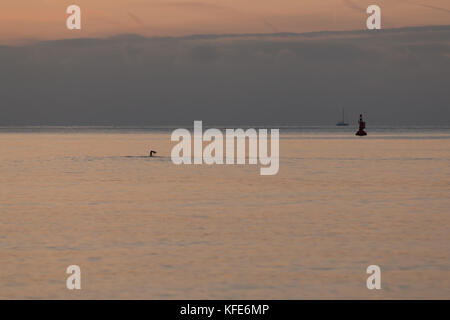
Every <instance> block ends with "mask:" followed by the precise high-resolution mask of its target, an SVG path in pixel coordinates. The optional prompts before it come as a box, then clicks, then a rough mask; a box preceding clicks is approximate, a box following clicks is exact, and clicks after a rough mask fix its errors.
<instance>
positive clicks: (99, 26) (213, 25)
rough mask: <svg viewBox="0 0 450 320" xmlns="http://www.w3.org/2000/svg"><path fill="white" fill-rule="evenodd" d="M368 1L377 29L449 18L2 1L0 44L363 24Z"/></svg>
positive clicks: (392, 10) (239, 3)
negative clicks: (72, 14) (71, 16)
mask: <svg viewBox="0 0 450 320" xmlns="http://www.w3.org/2000/svg"><path fill="white" fill-rule="evenodd" d="M71 4H76V5H79V6H80V7H81V10H82V30H68V29H67V28H66V24H65V22H66V19H67V17H68V15H67V14H66V8H67V6H69V5H71ZM370 4H377V5H379V6H380V7H381V10H382V27H383V28H397V27H404V26H423V25H447V24H449V22H450V3H449V1H448V0H428V1H420V0H419V1H417V0H376V1H373V0H370V1H367V0H321V1H317V0H258V1H255V0H220V1H219V0H201V1H196V0H70V1H66V0H2V1H1V4H0V43H11V42H21V41H22V42H23V41H30V40H49V39H61V38H79V37H103V36H110V35H115V34H123V33H138V34H141V35H145V36H182V35H188V34H223V33H237V34H240V33H273V32H309V31H322V30H353V29H364V28H365V22H366V18H367V14H366V12H365V9H366V8H367V7H368V6H369V5H370Z"/></svg>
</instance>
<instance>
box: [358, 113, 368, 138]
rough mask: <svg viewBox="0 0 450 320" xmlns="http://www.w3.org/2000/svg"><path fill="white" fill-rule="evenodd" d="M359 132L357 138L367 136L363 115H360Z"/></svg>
mask: <svg viewBox="0 0 450 320" xmlns="http://www.w3.org/2000/svg"><path fill="white" fill-rule="evenodd" d="M358 123H359V130H358V131H357V132H356V133H355V135H357V136H367V132H365V131H364V129H365V128H366V123H365V122H364V121H363V118H362V114H360V115H359V121H358Z"/></svg>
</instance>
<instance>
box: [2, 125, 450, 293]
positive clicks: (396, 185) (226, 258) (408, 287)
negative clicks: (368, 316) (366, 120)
mask: <svg viewBox="0 0 450 320" xmlns="http://www.w3.org/2000/svg"><path fill="white" fill-rule="evenodd" d="M353 130H354V128H343V129H342V130H338V129H336V128H315V127H312V128H306V129H301V128H295V127H294V128H292V127H286V128H284V129H283V128H282V129H281V141H280V171H279V173H278V175H276V176H260V175H259V167H258V166H254V165H252V166H249V165H247V166H242V165H241V166H237V165H236V166H225V165H216V166H207V165H202V166H193V165H192V166H175V165H174V164H172V162H171V160H170V151H171V148H172V146H173V145H174V144H172V143H171V142H170V132H171V131H170V130H169V129H168V128H153V129H152V128H138V129H136V128H135V129H130V128H122V129H117V128H116V129H108V128H101V129H99V128H90V129H81V128H39V129H37V128H20V129H11V128H0V298H7V299H16V298H125V299H127V298H135V299H161V298H162V299H164V298H167V299H169V298H170V299H176V298H224V299H246V298H253V299H273V298H274V299H303V298H343V299H346V298H369V299H371V298H377V299H380V298H381V299H382V298H437V299H449V298H450V256H449V252H450V233H449V229H450V209H449V208H450V130H449V129H448V128H409V129H408V128H403V129H401V130H400V129H399V130H393V129H389V128H378V129H374V130H373V131H372V132H369V136H368V137H365V138H357V137H354V136H353ZM150 148H152V149H154V150H157V151H158V156H159V157H157V158H153V159H150V158H146V157H145V156H146V155H147V154H148V150H149V149H150ZM71 264H76V265H79V266H80V267H81V270H82V290H80V291H69V290H67V289H66V288H65V280H66V277H67V275H66V273H65V270H66V268H67V266H69V265H71ZM371 264H377V265H379V266H380V267H381V270H382V290H380V291H375V290H373V291H369V290H368V289H367V288H366V283H365V282H366V278H367V276H368V275H367V274H366V272H365V270H366V268H367V266H368V265H371Z"/></svg>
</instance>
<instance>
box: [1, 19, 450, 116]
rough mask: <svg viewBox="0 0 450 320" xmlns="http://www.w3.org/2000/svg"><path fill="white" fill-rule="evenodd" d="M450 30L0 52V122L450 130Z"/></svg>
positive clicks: (198, 38)
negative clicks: (363, 123) (352, 119)
mask: <svg viewBox="0 0 450 320" xmlns="http://www.w3.org/2000/svg"><path fill="white" fill-rule="evenodd" d="M449 43H450V27H449V26H442V27H420V28H404V29H396V30H381V31H378V30H377V31H353V32H318V33H308V34H286V33H279V34H258V35H195V36H188V37H180V38H170V37H166V38H145V37H141V36H138V35H119V36H115V37H111V38H105V39H75V40H61V41H47V42H39V43H36V44H33V45H27V46H17V47H12V46H0V96H1V97H2V98H1V104H0V111H1V117H0V125H14V124H16V125H17V124H21V125H22V124H101V125H110V124H124V125H132V124H136V125H142V124H179V123H191V122H192V121H193V120H196V119H199V120H204V121H207V122H209V123H214V124H230V123H231V124H233V123H237V124H239V123H252V124H253V123H261V124H263V123H264V124H269V125H270V124H272V125H277V124H283V123H292V124H308V123H309V124H312V123H315V124H327V123H328V124H333V123H334V122H335V121H336V119H337V118H339V114H340V109H341V108H342V107H345V108H346V110H347V114H349V116H355V115H357V114H359V113H360V112H364V113H366V114H367V117H368V118H369V119H370V122H371V123H379V124H389V123H430V124H431V123H433V124H436V123H437V124H447V125H448V124H450V108H449V106H450V94H449V91H448V84H449V83H450V48H449Z"/></svg>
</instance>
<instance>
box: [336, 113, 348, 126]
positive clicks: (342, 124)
mask: <svg viewBox="0 0 450 320" xmlns="http://www.w3.org/2000/svg"><path fill="white" fill-rule="evenodd" d="M336 125H337V126H338V127H345V126H348V123H347V122H345V113H344V109H342V120H341V121H339V122H338V123H336Z"/></svg>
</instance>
